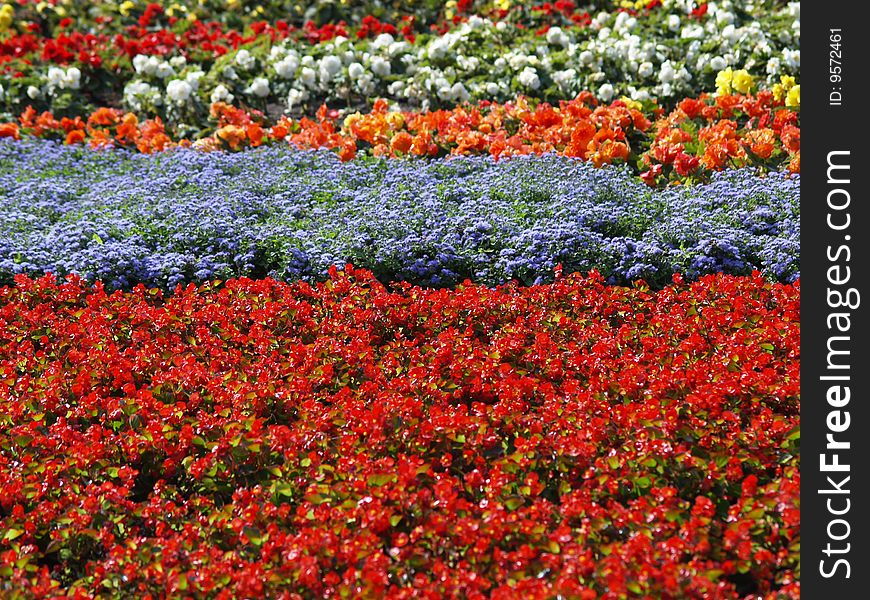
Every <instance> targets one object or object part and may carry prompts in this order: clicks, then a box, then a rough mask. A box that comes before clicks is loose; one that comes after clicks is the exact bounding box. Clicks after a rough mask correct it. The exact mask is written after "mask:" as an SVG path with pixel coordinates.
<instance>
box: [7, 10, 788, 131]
mask: <svg viewBox="0 0 870 600" xmlns="http://www.w3.org/2000/svg"><path fill="white" fill-rule="evenodd" d="M768 5H769V6H768ZM754 6H755V9H754V11H753V12H747V11H744V10H742V9H740V7H738V6H736V5H732V4H731V3H730V2H729V0H725V1H724V2H722V3H720V4H718V5H716V6H715V8H716V10H715V11H714V10H709V11H707V12H706V13H705V14H704V15H702V16H700V17H698V18H694V17H691V15H687V14H686V13H685V11H684V8H683V6H681V5H680V3H677V2H674V3H671V4H670V7H669V8H668V9H665V8H662V9H660V10H655V11H651V12H648V14H644V15H640V16H638V17H634V16H631V15H630V13H628V12H624V11H623V12H614V13H606V12H602V13H600V14H599V15H597V16H595V17H594V18H593V19H592V20H591V22H590V24H589V25H588V26H582V27H581V26H579V25H578V26H575V27H566V28H564V29H563V28H561V27H558V26H556V27H550V28H548V29H547V30H546V31H544V32H536V31H532V30H529V29H525V28H520V27H518V26H516V25H509V24H507V23H505V22H503V21H501V22H493V21H492V20H489V19H486V18H481V17H478V16H472V17H470V18H469V19H468V20H466V21H465V22H463V23H461V24H460V25H458V26H457V27H456V28H454V29H452V30H450V31H448V32H446V33H443V34H434V35H428V34H426V35H420V36H418V37H417V38H416V40H415V41H414V42H413V43H412V42H410V41H408V40H406V39H402V38H401V37H397V36H395V35H393V34H390V33H381V34H379V35H377V36H376V37H375V38H374V39H348V38H345V37H343V36H339V37H336V38H334V39H333V40H331V41H329V42H325V43H317V44H314V45H312V44H309V43H307V42H300V41H297V40H294V39H290V38H288V39H285V40H283V41H281V40H275V41H274V42H273V40H272V37H273V36H272V35H271V34H270V33H268V32H267V33H264V34H263V35H262V36H260V37H259V38H258V39H257V41H255V42H252V43H250V44H247V45H245V46H243V47H240V48H238V49H234V50H232V51H230V52H227V53H226V54H224V55H223V56H220V57H218V58H215V59H212V60H205V61H201V62H198V61H195V60H191V59H188V58H187V57H186V56H185V53H184V52H182V51H180V50H179V49H171V51H170V52H168V53H157V54H151V55H149V54H136V55H135V56H133V57H132V58H129V57H128V56H126V55H125V54H123V53H119V52H118V50H117V49H113V53H114V54H116V55H118V56H119V58H117V59H115V60H114V64H113V63H109V64H110V65H111V69H109V68H105V67H104V66H99V67H98V66H94V65H87V66H59V65H51V64H50V63H45V62H43V61H39V62H35V61H29V62H32V64H28V61H24V60H20V59H19V60H17V62H14V63H13V62H10V63H8V64H7V65H6V73H5V74H4V75H2V76H0V106H2V107H5V111H6V112H7V113H14V114H17V113H19V112H20V111H22V110H23V109H24V108H25V107H26V106H27V105H28V104H32V105H34V106H35V107H36V109H37V110H39V111H40V112H41V111H42V110H51V111H52V112H55V113H58V114H60V115H61V116H72V113H71V112H70V111H73V112H75V113H76V114H81V113H82V112H84V111H86V110H89V109H93V108H95V107H98V106H101V105H108V106H112V107H114V108H126V109H128V110H132V111H134V112H136V113H137V114H138V116H139V117H140V118H141V117H152V116H155V115H159V116H161V118H162V119H164V121H168V122H170V123H176V122H196V121H197V120H200V119H201V118H202V117H203V116H204V115H205V113H207V109H208V106H209V105H210V104H211V103H213V102H228V103H229V102H232V101H233V100H235V101H237V102H242V103H244V104H246V105H248V106H252V107H255V108H260V109H263V110H269V111H271V112H272V113H280V112H281V111H282V110H287V111H298V110H301V109H304V108H306V107H307V108H314V107H317V106H319V105H320V104H321V103H324V102H326V103H330V104H331V105H337V104H344V105H348V104H350V105H353V104H356V103H359V102H363V101H365V99H367V98H370V97H373V96H381V97H384V98H388V99H390V100H393V101H396V102H400V103H402V104H403V105H407V106H416V107H421V108H424V109H426V108H430V107H437V106H451V107H452V106H453V105H455V104H457V103H461V102H465V101H469V100H480V99H487V100H497V101H506V100H509V99H512V98H515V97H516V95H517V94H526V95H530V96H534V97H537V98H540V99H544V100H549V101H558V100H559V99H564V98H565V97H573V96H574V95H576V94H577V93H579V92H581V91H583V90H589V91H591V92H593V93H594V94H595V95H596V97H598V98H599V99H601V100H604V101H610V100H611V99H613V98H616V97H619V96H621V95H625V96H628V97H630V98H631V99H632V100H637V101H644V100H646V99H649V98H657V99H659V100H661V101H663V102H664V103H669V102H670V103H673V102H674V101H675V99H679V98H682V97H687V96H697V95H699V94H700V93H701V92H702V91H704V90H709V89H713V87H714V86H715V85H716V78H717V74H718V73H719V72H720V71H722V70H724V69H728V68H731V69H734V70H737V71H743V70H745V71H746V77H745V78H741V79H739V80H736V81H734V90H735V91H737V92H740V93H746V92H748V91H749V89H750V88H751V86H752V83H753V79H754V80H755V81H756V82H757V83H761V82H764V81H766V82H767V83H768V84H773V83H775V82H777V81H779V79H780V77H781V76H782V75H796V74H797V73H798V71H799V67H800V50H799V40H800V30H799V25H800V20H799V19H800V14H799V5H798V4H797V3H794V4H789V5H786V6H781V5H779V4H778V3H771V2H762V3H758V4H757V5H754ZM539 33H540V35H539ZM65 111H66V112H65Z"/></svg>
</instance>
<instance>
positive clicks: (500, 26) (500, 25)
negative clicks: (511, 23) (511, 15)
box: [495, 21, 507, 31]
mask: <svg viewBox="0 0 870 600" xmlns="http://www.w3.org/2000/svg"><path fill="white" fill-rule="evenodd" d="M495 28H496V30H498V31H504V30H505V29H507V23H505V22H504V21H499V22H498V23H496V24H495Z"/></svg>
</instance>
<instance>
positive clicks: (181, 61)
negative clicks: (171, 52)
mask: <svg viewBox="0 0 870 600" xmlns="http://www.w3.org/2000/svg"><path fill="white" fill-rule="evenodd" d="M169 64H170V65H172V66H173V67H175V68H176V69H181V68H183V67H184V65H186V64H187V59H186V58H184V56H180V55H179V56H173V57H172V58H170V59H169Z"/></svg>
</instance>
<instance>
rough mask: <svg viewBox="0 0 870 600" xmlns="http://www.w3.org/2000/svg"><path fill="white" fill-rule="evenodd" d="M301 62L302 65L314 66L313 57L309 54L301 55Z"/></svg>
mask: <svg viewBox="0 0 870 600" xmlns="http://www.w3.org/2000/svg"><path fill="white" fill-rule="evenodd" d="M301 64H302V66H303V67H313V66H314V57H313V56H311V55H310V54H306V55H305V56H303V57H302V61H301Z"/></svg>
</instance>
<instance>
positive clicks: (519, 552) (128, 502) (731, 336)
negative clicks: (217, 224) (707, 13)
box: [0, 270, 800, 600]
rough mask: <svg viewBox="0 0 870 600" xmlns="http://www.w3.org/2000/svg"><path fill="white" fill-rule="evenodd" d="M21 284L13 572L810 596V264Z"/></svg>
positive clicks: (11, 330)
mask: <svg viewBox="0 0 870 600" xmlns="http://www.w3.org/2000/svg"><path fill="white" fill-rule="evenodd" d="M16 284H17V285H16V286H15V287H11V288H0V323H2V324H3V326H2V327H0V487H2V489H3V494H2V495H0V533H2V535H0V575H2V578H0V581H2V583H0V590H3V591H6V592H8V591H10V590H17V591H18V592H19V593H24V594H25V595H28V596H32V597H59V596H61V595H66V594H69V595H71V596H76V597H84V596H86V595H89V594H92V593H96V592H97V591H99V594H100V595H104V594H105V595H107V596H110V597H147V596H148V595H150V596H153V597H165V596H167V595H168V596H171V597H206V596H208V597H216V598H231V597H244V598H265V597H269V598H287V599H291V598H303V597H304V598H307V597H318V598H344V597H357V598H363V597H390V598H411V597H414V598H419V597H433V598H435V597H458V596H462V597H467V598H470V599H480V600H482V599H483V598H516V597H523V598H532V599H537V598H540V599H543V598H553V597H570V598H589V599H592V598H602V599H605V600H617V599H621V598H749V597H751V598H766V599H770V600H773V599H774V598H777V599H781V598H798V597H799V592H800V584H799V582H798V581H797V579H798V573H799V546H800V534H799V525H800V508H799V506H800V500H799V498H800V474H799V459H798V451H799V443H800V428H799V410H800V403H799V376H800V369H799V367H800V360H799V356H800V355H799V352H800V350H799V323H800V300H799V287H798V286H797V285H781V284H771V283H769V282H766V281H765V280H764V279H762V278H761V277H760V276H759V275H758V274H756V275H753V276H751V277H731V276H723V275H716V276H708V277H705V278H704V279H702V280H700V281H698V282H696V283H694V284H691V285H687V284H685V283H682V282H680V281H679V280H677V282H676V283H675V284H674V285H673V286H670V287H668V288H665V289H664V290H662V291H660V292H651V291H650V290H648V289H647V288H645V287H642V286H640V287H635V288H623V287H613V286H606V285H604V282H603V280H602V279H601V278H600V277H596V276H595V275H592V276H590V277H589V278H586V279H584V278H581V277H577V276H569V277H565V278H561V279H559V280H557V281H556V282H555V283H554V284H552V285H545V286H535V287H526V288H517V287H513V286H510V287H504V288H499V289H489V288H484V287H478V286H474V285H464V286H460V287H459V288H457V289H455V290H452V291H449V290H426V289H421V288H416V287H411V286H408V285H406V284H405V285H402V286H400V287H399V288H396V289H394V290H389V289H385V288H384V287H383V286H382V285H380V284H379V283H378V282H377V281H376V280H375V279H374V278H373V277H372V276H371V274H369V273H366V272H360V271H356V272H354V271H350V270H348V271H347V272H346V273H339V272H336V271H333V272H332V276H331V278H330V280H329V281H328V282H326V283H321V284H318V285H317V286H316V287H312V286H309V285H308V284H304V283H298V284H292V285H288V284H282V283H276V282H274V281H269V280H265V281H251V280H235V281H228V282H226V284H225V285H224V286H222V287H221V288H220V289H215V288H210V287H208V286H206V287H203V288H200V289H195V288H194V287H193V286H191V287H189V288H187V289H185V290H183V291H180V292H179V293H178V294H176V295H175V296H173V297H170V298H165V299H164V298H163V297H162V296H161V294H160V293H159V292H158V291H157V290H147V289H145V288H141V287H140V288H137V289H136V290H134V291H133V292H131V293H115V294H112V295H107V294H106V293H105V292H104V291H103V289H102V287H100V286H97V287H94V288H89V287H87V286H86V285H84V284H83V282H81V281H80V280H77V279H72V280H71V281H69V282H68V283H64V284H62V285H57V284H56V283H55V281H54V278H53V277H46V278H42V279H39V280H29V279H27V278H24V277H19V278H18V279H17V280H16Z"/></svg>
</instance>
